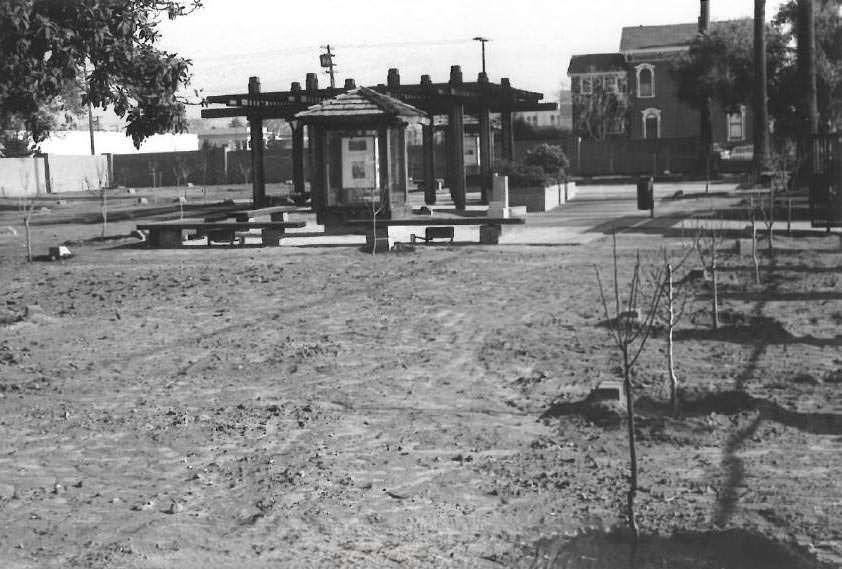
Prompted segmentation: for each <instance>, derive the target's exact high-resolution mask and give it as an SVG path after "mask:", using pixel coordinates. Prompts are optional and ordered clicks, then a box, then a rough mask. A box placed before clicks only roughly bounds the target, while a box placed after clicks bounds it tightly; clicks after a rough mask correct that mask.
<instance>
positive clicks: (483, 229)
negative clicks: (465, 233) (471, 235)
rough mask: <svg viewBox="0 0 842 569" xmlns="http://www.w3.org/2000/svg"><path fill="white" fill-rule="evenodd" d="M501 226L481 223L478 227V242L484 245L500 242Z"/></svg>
mask: <svg viewBox="0 0 842 569" xmlns="http://www.w3.org/2000/svg"><path fill="white" fill-rule="evenodd" d="M501 233H502V228H501V227H500V226H499V225H481V226H480V228H479V242H480V243H482V244H484V245H497V244H498V243H500V234H501Z"/></svg>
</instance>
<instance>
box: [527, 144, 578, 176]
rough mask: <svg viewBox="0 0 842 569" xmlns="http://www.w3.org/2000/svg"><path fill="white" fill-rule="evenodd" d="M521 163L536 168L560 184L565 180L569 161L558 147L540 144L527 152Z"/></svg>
mask: <svg viewBox="0 0 842 569" xmlns="http://www.w3.org/2000/svg"><path fill="white" fill-rule="evenodd" d="M523 163H524V164H525V165H527V166H537V167H539V168H541V169H542V170H543V172H544V174H545V175H546V176H548V177H550V178H552V179H553V180H554V181H555V182H557V183H561V182H563V181H564V180H565V179H566V178H567V169H568V168H569V167H570V161H569V160H568V159H567V156H566V155H565V154H564V151H563V150H562V149H561V147H560V146H553V145H550V144H541V145H540V146H536V147H535V148H532V149H530V150H529V152H527V153H526V157H524V159H523Z"/></svg>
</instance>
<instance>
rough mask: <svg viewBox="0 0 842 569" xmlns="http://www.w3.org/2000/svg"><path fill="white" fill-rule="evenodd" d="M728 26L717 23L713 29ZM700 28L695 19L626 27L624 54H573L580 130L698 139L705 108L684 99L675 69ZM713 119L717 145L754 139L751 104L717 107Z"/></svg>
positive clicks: (576, 127)
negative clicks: (701, 109) (701, 110)
mask: <svg viewBox="0 0 842 569" xmlns="http://www.w3.org/2000/svg"><path fill="white" fill-rule="evenodd" d="M726 24H728V22H713V23H712V24H711V29H714V30H715V29H716V27H717V26H723V25H726ZM698 29H699V28H698V24H695V23H693V24H676V25H666V26H637V27H626V28H623V29H622V33H621V39H620V50H619V52H618V53H604V54H585V55H575V56H573V57H572V58H571V60H570V66H569V68H568V76H569V77H570V82H571V90H572V92H573V125H574V130H575V131H577V133H578V134H579V135H580V136H583V137H584V138H604V137H605V136H627V137H629V138H631V139H659V138H694V137H698V136H699V134H700V124H699V123H700V116H699V111H697V110H696V109H694V108H693V107H691V106H689V105H687V104H686V103H684V102H683V101H681V100H679V98H678V86H677V84H676V82H675V81H674V79H673V77H672V72H671V70H672V68H673V66H674V65H675V61H676V59H677V58H678V57H680V56H681V55H682V54H684V53H687V51H688V50H689V48H690V44H691V43H692V41H693V40H694V39H695V38H696V37H697V34H698ZM607 94H611V95H612V96H610V97H606V95H607ZM605 99H608V100H610V101H608V102H606V100H605ZM609 102H610V105H609V104H608V103H609ZM606 107H610V108H606ZM600 114H601V115H602V116H601V117H599V116H598V115H600ZM600 119H601V120H600ZM601 121H602V122H601ZM711 123H712V127H713V129H712V130H713V132H712V134H713V142H714V144H719V145H720V146H735V145H744V144H747V143H749V142H750V141H751V136H752V135H751V117H750V108H749V106H748V104H746V105H742V106H740V107H739V108H738V109H736V110H735V111H734V112H730V113H726V112H725V111H724V110H723V109H722V108H720V107H717V106H716V105H713V108H712V111H711ZM594 125H596V126H597V127H600V128H599V130H600V131H601V132H600V133H596V134H604V136H594V134H595V133H594V132H592V131H593V130H594Z"/></svg>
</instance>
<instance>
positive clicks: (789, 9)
mask: <svg viewBox="0 0 842 569" xmlns="http://www.w3.org/2000/svg"><path fill="white" fill-rule="evenodd" d="M814 1H815V2H816V4H817V9H816V57H817V66H816V68H817V75H818V90H819V111H820V113H821V121H820V122H821V124H823V125H830V126H831V128H833V127H836V128H842V15H841V14H840V8H841V7H842V0H814ZM797 34H798V6H797V2H796V1H795V0H790V1H789V2H787V3H785V4H783V5H782V6H781V9H780V10H779V12H778V13H777V14H776V16H775V17H774V19H773V21H772V23H771V24H770V25H768V26H767V30H766V69H767V76H768V90H769V92H768V96H769V115H770V117H771V118H772V119H774V121H775V134H776V136H779V137H780V138H791V139H796V138H797V137H798V134H799V130H800V129H801V125H802V124H803V122H804V120H806V119H805V114H804V113H805V111H804V104H803V91H804V87H803V84H802V80H801V78H800V76H799V73H798V67H797V59H796V57H795V42H794V41H793V39H794V38H796V37H797ZM752 38H753V32H752V21H751V20H748V19H746V20H738V21H734V22H720V23H718V24H717V25H716V26H713V27H712V29H711V31H710V33H709V34H707V35H706V36H701V35H700V36H698V37H697V38H696V39H695V40H694V41H693V43H692V44H691V45H690V50H689V51H688V52H687V53H686V54H685V55H684V56H682V57H681V58H680V59H679V60H678V61H677V62H676V65H675V66H674V69H673V74H674V77H675V79H676V82H677V83H678V97H679V98H680V99H681V100H683V101H685V102H686V103H688V104H689V105H691V106H693V107H695V108H697V109H700V108H701V107H702V105H703V104H704V102H705V100H707V99H711V100H713V101H716V102H718V103H719V104H720V105H721V106H722V107H723V108H724V109H725V110H726V111H730V110H733V109H735V108H736V107H737V106H739V105H741V104H746V103H749V102H751V101H752V100H753V98H752V94H753V85H752V81H753V78H754V64H753V61H754V56H753V54H752V47H753V40H752Z"/></svg>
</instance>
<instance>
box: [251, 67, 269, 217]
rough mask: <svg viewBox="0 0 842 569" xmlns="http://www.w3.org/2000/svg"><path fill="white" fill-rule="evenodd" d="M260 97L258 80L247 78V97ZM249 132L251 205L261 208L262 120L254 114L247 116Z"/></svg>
mask: <svg viewBox="0 0 842 569" xmlns="http://www.w3.org/2000/svg"><path fill="white" fill-rule="evenodd" d="M259 96H260V78H259V77H249V97H250V98H253V100H255V101H256V100H257V98H258V97H259ZM248 121H249V128H250V130H251V180H252V205H253V207H256V208H257V207H263V206H264V205H265V202H266V181H265V180H266V178H265V176H264V173H263V119H262V118H260V117H259V116H256V115H254V114H252V115H249V117H248Z"/></svg>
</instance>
